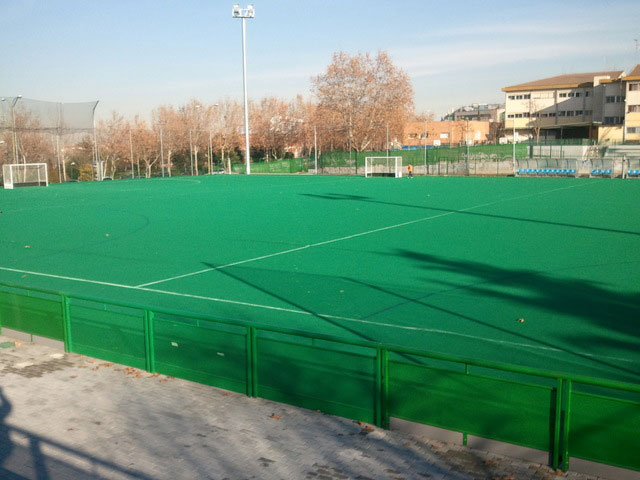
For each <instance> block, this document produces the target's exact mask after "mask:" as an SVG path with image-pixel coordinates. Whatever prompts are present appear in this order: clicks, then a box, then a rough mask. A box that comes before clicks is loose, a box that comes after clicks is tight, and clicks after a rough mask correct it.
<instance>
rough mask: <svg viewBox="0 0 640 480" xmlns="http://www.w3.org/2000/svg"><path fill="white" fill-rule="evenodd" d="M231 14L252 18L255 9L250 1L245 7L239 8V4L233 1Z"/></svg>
mask: <svg viewBox="0 0 640 480" xmlns="http://www.w3.org/2000/svg"><path fill="white" fill-rule="evenodd" d="M231 16H232V17H233V18H253V17H255V16H256V11H255V9H254V8H253V4H252V3H250V4H249V5H247V8H240V5H239V4H237V3H234V4H233V9H232V10H231Z"/></svg>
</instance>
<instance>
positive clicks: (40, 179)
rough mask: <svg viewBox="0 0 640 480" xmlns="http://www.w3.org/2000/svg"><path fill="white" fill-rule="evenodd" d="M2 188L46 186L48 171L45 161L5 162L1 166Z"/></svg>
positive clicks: (47, 183)
mask: <svg viewBox="0 0 640 480" xmlns="http://www.w3.org/2000/svg"><path fill="white" fill-rule="evenodd" d="M2 178H3V181H4V188H13V187H46V186H47V185H49V172H48V170H47V164H46V163H22V164H15V163H12V164H5V165H3V166H2Z"/></svg>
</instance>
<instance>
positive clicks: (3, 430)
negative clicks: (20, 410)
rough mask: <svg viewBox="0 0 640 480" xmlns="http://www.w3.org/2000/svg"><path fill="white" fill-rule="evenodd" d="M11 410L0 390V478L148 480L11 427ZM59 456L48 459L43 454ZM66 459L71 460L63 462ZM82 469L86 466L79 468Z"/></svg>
mask: <svg viewBox="0 0 640 480" xmlns="http://www.w3.org/2000/svg"><path fill="white" fill-rule="evenodd" d="M12 409H13V406H12V404H11V402H9V399H8V398H7V397H6V396H5V395H4V393H3V392H2V389H1V388H0V478H1V479H3V480H25V479H37V480H49V479H51V480H53V479H58V478H95V479H102V478H104V479H107V478H113V477H114V476H117V477H119V478H131V479H144V480H151V477H148V476H146V475H144V474H142V473H140V472H137V471H135V470H132V469H128V468H124V467H121V466H119V465H116V464H114V463H111V462H108V461H105V460H101V459H99V458H96V457H94V456H92V455H87V454H86V453H84V452H82V451H80V450H77V449H75V448H71V447H68V446H66V445H64V444H62V443H60V442H57V441H54V440H50V439H47V438H45V437H43V436H41V435H35V434H33V433H31V432H29V431H28V430H24V429H22V428H18V427H12V426H10V425H8V424H7V418H8V416H9V414H10V413H11V411H12ZM45 449H46V450H47V451H50V452H51V451H55V452H56V453H61V455H56V456H53V455H48V454H45V453H44V452H43V450H45ZM65 458H69V459H70V460H65ZM81 465H89V467H88V468H82V467H81Z"/></svg>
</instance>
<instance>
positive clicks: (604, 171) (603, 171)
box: [591, 168, 613, 176]
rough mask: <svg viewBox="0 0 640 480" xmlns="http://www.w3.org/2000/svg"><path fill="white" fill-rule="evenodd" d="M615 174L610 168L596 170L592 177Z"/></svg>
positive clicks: (592, 172)
mask: <svg viewBox="0 0 640 480" xmlns="http://www.w3.org/2000/svg"><path fill="white" fill-rule="evenodd" d="M612 173H613V170H611V169H610V168H605V169H600V168H594V169H593V170H591V175H595V176H598V175H611V174H612Z"/></svg>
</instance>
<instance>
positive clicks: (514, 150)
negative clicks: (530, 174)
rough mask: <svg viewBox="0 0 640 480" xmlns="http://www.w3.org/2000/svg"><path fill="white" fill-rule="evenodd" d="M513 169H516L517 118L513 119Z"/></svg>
mask: <svg viewBox="0 0 640 480" xmlns="http://www.w3.org/2000/svg"><path fill="white" fill-rule="evenodd" d="M513 168H516V117H515V114H514V117H513Z"/></svg>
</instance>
